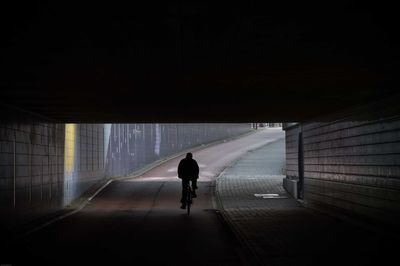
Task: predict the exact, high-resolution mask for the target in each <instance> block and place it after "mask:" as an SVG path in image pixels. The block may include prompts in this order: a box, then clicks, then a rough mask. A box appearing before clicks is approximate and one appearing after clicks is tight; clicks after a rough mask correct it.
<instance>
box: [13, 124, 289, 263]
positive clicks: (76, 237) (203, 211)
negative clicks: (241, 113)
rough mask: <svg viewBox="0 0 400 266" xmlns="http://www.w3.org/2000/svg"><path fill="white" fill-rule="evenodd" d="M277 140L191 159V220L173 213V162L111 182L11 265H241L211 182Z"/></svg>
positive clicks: (225, 146)
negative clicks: (196, 172) (195, 171)
mask: <svg viewBox="0 0 400 266" xmlns="http://www.w3.org/2000/svg"><path fill="white" fill-rule="evenodd" d="M283 137H284V133H283V131H281V130H279V129H264V130H259V131H257V132H256V133H254V134H250V135H248V136H245V137H243V138H239V139H236V140H233V141H229V142H225V143H222V144H218V145H215V146H211V147H208V148H205V149H203V150H199V151H196V152H194V153H193V157H194V159H196V160H197V162H198V164H199V166H200V179H199V182H198V186H199V190H198V193H197V194H198V198H196V199H195V202H194V205H193V206H192V212H191V215H190V216H187V214H186V212H185V211H184V210H181V209H180V208H179V206H180V204H179V199H180V192H181V184H180V180H179V179H178V178H177V173H176V170H177V165H178V163H179V161H180V160H181V159H182V158H183V157H178V158H176V159H173V160H170V161H168V162H165V163H163V164H162V165H160V166H158V167H156V168H153V169H152V170H150V171H148V172H147V173H145V174H143V175H142V176H140V177H137V178H133V179H126V180H119V181H114V182H112V183H111V184H110V185H108V186H107V187H106V188H105V189H103V190H102V191H101V192H100V193H99V194H98V195H97V196H96V197H95V198H94V199H93V200H92V201H91V203H90V204H88V205H87V206H86V207H85V208H83V209H82V210H81V211H79V212H77V213H75V214H74V215H71V216H68V217H66V218H65V219H62V220H60V221H58V222H55V223H53V224H51V225H49V226H47V227H45V228H44V229H41V230H39V231H37V232H36V233H33V234H32V235H30V236H29V237H28V238H26V239H25V240H24V241H22V242H20V243H18V247H15V248H14V252H15V255H13V256H15V257H14V258H13V259H15V262H13V261H11V262H10V263H12V264H13V265H18V262H23V263H22V264H23V265H99V264H101V265H128V264H129V265H188V264H189V265H246V258H245V257H244V255H243V254H242V253H241V251H240V250H241V249H240V245H239V243H237V241H236V240H235V238H234V236H233V234H232V233H231V232H230V229H229V228H228V227H227V225H226V224H225V223H224V222H223V220H222V219H221V218H220V216H219V215H218V212H217V211H216V209H215V204H214V199H213V193H214V192H215V178H216V177H217V176H218V175H219V174H220V173H221V171H222V170H223V169H225V168H226V167H227V166H229V165H230V164H232V163H233V162H234V161H235V160H237V159H238V158H240V157H241V156H242V155H244V154H245V153H246V152H247V151H249V150H253V149H256V148H258V147H261V146H263V145H265V144H267V143H268V142H272V141H274V140H277V139H280V138H283Z"/></svg>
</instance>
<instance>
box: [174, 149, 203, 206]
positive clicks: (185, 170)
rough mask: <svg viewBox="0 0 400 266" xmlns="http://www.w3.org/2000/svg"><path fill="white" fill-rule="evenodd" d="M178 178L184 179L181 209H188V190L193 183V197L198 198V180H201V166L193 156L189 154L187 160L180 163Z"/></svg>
mask: <svg viewBox="0 0 400 266" xmlns="http://www.w3.org/2000/svg"><path fill="white" fill-rule="evenodd" d="M178 177H179V178H180V179H182V198H181V203H182V205H181V209H185V208H186V191H187V190H186V188H187V186H188V185H190V184H189V183H190V181H192V191H193V194H192V197H193V198H195V197H197V195H196V192H195V190H196V189H197V179H198V178H199V165H198V164H197V162H196V160H194V159H193V155H192V154H191V153H190V152H189V153H187V154H186V158H184V159H182V160H181V161H180V162H179V166H178Z"/></svg>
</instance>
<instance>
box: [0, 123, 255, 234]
mask: <svg viewBox="0 0 400 266" xmlns="http://www.w3.org/2000/svg"><path fill="white" fill-rule="evenodd" d="M19 117H21V116H19ZM39 120H40V121H38V120H36V119H35V118H33V119H22V120H19V119H13V120H10V119H8V120H7V121H4V122H2V123H0V215H1V221H0V224H1V225H2V227H3V226H6V227H7V226H15V225H17V224H20V223H24V222H26V221H31V220H34V219H36V218H39V217H43V216H44V215H46V214H51V213H54V212H55V211H58V210H60V209H62V208H63V207H64V206H66V205H68V204H69V203H71V202H72V201H73V200H74V199H76V198H78V197H79V196H80V195H81V194H82V193H83V192H85V191H86V190H87V189H88V188H90V187H91V186H93V185H94V184H97V183H99V181H101V180H105V179H106V178H110V177H115V176H124V175H128V174H130V173H132V172H134V171H136V170H139V169H140V168H142V167H144V166H146V165H148V164H149V163H152V162H154V161H156V160H158V159H161V158H163V157H166V156H168V155H171V154H174V153H177V152H179V151H183V150H185V149H188V148H190V147H194V146H196V145H199V144H202V143H207V142H211V141H214V140H218V139H222V138H227V137H231V136H235V135H239V134H242V133H245V132H248V131H249V130H250V124H57V123H48V122H43V119H39ZM3 228H4V227H3Z"/></svg>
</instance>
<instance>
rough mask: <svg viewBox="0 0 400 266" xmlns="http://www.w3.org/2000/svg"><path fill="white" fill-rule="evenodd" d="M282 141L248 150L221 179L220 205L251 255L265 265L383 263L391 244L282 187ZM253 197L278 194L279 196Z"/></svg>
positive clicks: (389, 255) (254, 262)
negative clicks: (311, 205)
mask: <svg viewBox="0 0 400 266" xmlns="http://www.w3.org/2000/svg"><path fill="white" fill-rule="evenodd" d="M284 162H285V158H284V140H280V141H277V142H274V143H271V144H268V145H266V146H264V147H262V148H260V149H258V150H255V151H252V152H249V153H248V154H246V155H245V156H244V157H242V158H241V159H240V160H239V161H237V162H236V164H234V165H233V166H231V167H229V168H227V169H226V170H225V171H224V172H223V173H222V174H221V175H220V177H219V178H218V179H217V188H216V189H217V191H216V192H217V193H216V194H217V202H218V204H219V207H220V209H221V212H222V214H223V217H224V218H225V219H226V220H227V222H228V223H229V224H230V225H231V227H232V229H233V231H234V232H235V233H236V235H237V237H238V238H239V239H240V240H241V241H242V243H243V244H244V246H245V247H247V251H248V252H249V254H251V257H253V258H255V259H254V261H252V263H251V264H262V265H383V264H384V263H388V262H389V259H390V257H391V256H393V255H394V254H395V253H394V252H393V248H394V247H393V246H392V245H393V243H392V242H390V241H388V240H387V239H386V238H385V237H383V236H380V235H378V234H376V233H372V232H369V231H366V230H365V229H364V228H360V227H357V226H355V225H352V224H348V223H345V222H342V221H340V220H337V219H334V218H332V217H329V216H327V215H324V214H321V213H319V212H316V211H312V210H310V209H307V208H304V207H303V206H302V205H301V204H300V203H299V202H298V201H296V200H295V199H293V198H291V197H290V195H288V194H287V193H286V191H285V190H284V189H283V187H282V179H283V177H284V176H283V175H282V167H283V166H284ZM255 194H278V195H279V196H278V197H277V198H263V197H256V196H255Z"/></svg>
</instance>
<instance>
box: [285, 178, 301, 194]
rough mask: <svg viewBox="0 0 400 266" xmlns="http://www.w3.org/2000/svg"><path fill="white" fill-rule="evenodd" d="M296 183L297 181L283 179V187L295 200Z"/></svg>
mask: <svg viewBox="0 0 400 266" xmlns="http://www.w3.org/2000/svg"><path fill="white" fill-rule="evenodd" d="M297 182H299V180H296V179H289V178H284V179H283V187H284V188H285V190H286V191H287V192H288V193H289V194H290V195H292V197H293V198H295V199H297Z"/></svg>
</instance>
